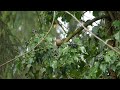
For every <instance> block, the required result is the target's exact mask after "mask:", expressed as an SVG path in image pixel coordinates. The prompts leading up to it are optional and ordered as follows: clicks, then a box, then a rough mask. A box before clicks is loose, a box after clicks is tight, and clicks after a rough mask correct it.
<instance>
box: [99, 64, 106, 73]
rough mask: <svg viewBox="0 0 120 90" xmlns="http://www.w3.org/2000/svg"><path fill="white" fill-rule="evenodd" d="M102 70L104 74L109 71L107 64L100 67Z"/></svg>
mask: <svg viewBox="0 0 120 90" xmlns="http://www.w3.org/2000/svg"><path fill="white" fill-rule="evenodd" d="M100 69H101V70H102V71H103V72H105V71H106V69H107V64H101V65H100Z"/></svg>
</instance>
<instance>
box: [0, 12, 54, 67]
mask: <svg viewBox="0 0 120 90" xmlns="http://www.w3.org/2000/svg"><path fill="white" fill-rule="evenodd" d="M54 21H55V11H54V14H53V20H52V24H51V27H50V29H49V30H48V32H47V34H46V35H45V36H44V37H43V38H42V39H41V41H40V42H39V43H38V44H37V45H36V46H35V47H34V48H33V49H32V50H30V51H29V52H26V53H24V54H22V55H18V56H16V57H15V58H13V59H11V60H9V61H7V62H5V63H3V64H1V65H0V68H1V67H2V66H4V65H6V64H8V63H10V62H12V61H15V60H17V58H19V57H22V56H23V55H26V54H28V53H30V52H32V51H34V49H35V48H36V47H37V46H38V45H40V44H41V43H42V42H43V41H44V40H45V38H46V37H47V36H48V34H49V33H50V31H51V29H52V27H53V23H54Z"/></svg>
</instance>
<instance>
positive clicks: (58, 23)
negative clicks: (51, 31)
mask: <svg viewBox="0 0 120 90" xmlns="http://www.w3.org/2000/svg"><path fill="white" fill-rule="evenodd" d="M57 23H58V24H59V26H60V27H61V28H62V29H63V31H64V32H65V33H66V34H67V32H66V31H65V29H64V28H63V26H64V25H63V24H62V23H61V24H62V25H63V26H62V25H61V24H60V22H59V21H57ZM64 27H65V26H64Z"/></svg>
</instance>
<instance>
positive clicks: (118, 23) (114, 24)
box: [112, 20, 120, 28]
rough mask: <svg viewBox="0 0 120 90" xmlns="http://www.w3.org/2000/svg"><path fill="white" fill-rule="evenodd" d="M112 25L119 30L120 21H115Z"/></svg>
mask: <svg viewBox="0 0 120 90" xmlns="http://www.w3.org/2000/svg"><path fill="white" fill-rule="evenodd" d="M112 25H113V26H114V27H117V28H119V27H120V21H119V20H115V21H114V22H113V23H112Z"/></svg>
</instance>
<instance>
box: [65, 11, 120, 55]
mask: <svg viewBox="0 0 120 90" xmlns="http://www.w3.org/2000/svg"><path fill="white" fill-rule="evenodd" d="M65 12H66V13H68V14H69V15H70V16H72V17H73V18H74V19H75V20H76V21H77V22H78V23H79V24H80V25H81V26H82V27H83V28H84V29H83V30H85V31H87V32H89V33H90V34H92V35H93V36H94V37H95V38H97V39H98V40H100V41H101V42H103V43H104V44H105V45H107V46H108V47H109V48H111V49H112V50H113V51H115V52H116V53H118V54H119V55H120V52H119V51H118V50H116V49H115V48H113V47H112V46H111V45H109V44H107V43H106V42H105V41H104V40H102V39H101V38H99V37H98V36H96V35H95V34H94V33H92V32H91V31H90V30H88V29H87V28H86V27H85V26H84V25H83V24H82V23H81V22H80V21H79V20H78V19H77V18H76V17H75V16H73V15H72V14H71V13H70V12H68V11H65Z"/></svg>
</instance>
